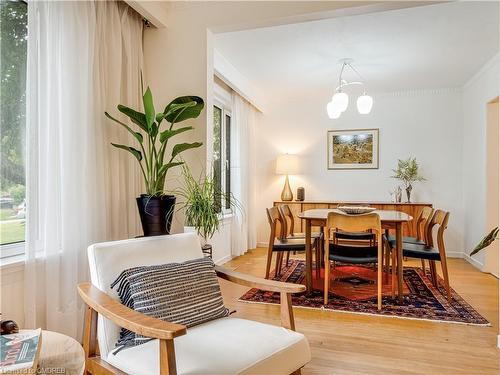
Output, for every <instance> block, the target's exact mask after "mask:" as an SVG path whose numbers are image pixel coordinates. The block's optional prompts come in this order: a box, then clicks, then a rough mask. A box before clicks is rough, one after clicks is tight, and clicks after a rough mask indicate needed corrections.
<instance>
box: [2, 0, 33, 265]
mask: <svg viewBox="0 0 500 375" xmlns="http://www.w3.org/2000/svg"><path fill="white" fill-rule="evenodd" d="M18 2H19V3H23V4H25V5H26V15H28V6H27V5H28V2H27V1H25V0H18ZM27 26H28V21H27V20H26V27H27ZM26 48H27V47H26ZM26 54H27V51H26ZM26 58H27V55H26ZM27 64H28V62H27V61H26V68H27ZM26 74H27V72H26ZM26 89H27V87H26ZM25 117H26V114H25ZM25 127H26V123H25ZM25 134H26V133H25ZM26 141H27V139H26V138H25V142H26ZM25 168H26V160H25ZM25 184H26V182H25ZM24 200H25V201H26V196H25V197H24ZM2 221H4V220H2ZM24 223H26V217H25V218H24ZM25 253H26V227H25V230H24V240H22V241H15V242H9V243H5V244H0V261H1V262H5V261H9V259H12V258H14V257H20V256H24V255H25Z"/></svg>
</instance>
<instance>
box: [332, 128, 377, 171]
mask: <svg viewBox="0 0 500 375" xmlns="http://www.w3.org/2000/svg"><path fill="white" fill-rule="evenodd" d="M327 158H328V159H327V166H328V169H378V167H379V129H350V130H329V131H328V132H327Z"/></svg>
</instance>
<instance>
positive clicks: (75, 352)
mask: <svg viewBox="0 0 500 375" xmlns="http://www.w3.org/2000/svg"><path fill="white" fill-rule="evenodd" d="M84 370H85V353H84V351H83V348H82V346H81V345H80V344H79V343H78V341H76V340H75V339H73V338H71V337H69V336H66V335H63V334H61V333H57V332H52V331H42V346H41V347H40V357H39V359H38V373H39V374H62V375H82V374H83V372H84Z"/></svg>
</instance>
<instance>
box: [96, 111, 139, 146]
mask: <svg viewBox="0 0 500 375" xmlns="http://www.w3.org/2000/svg"><path fill="white" fill-rule="evenodd" d="M104 114H105V115H106V117H107V118H109V119H110V120H113V121H115V122H116V123H118V124H120V125H121V126H123V127H124V128H125V129H127V130H128V132H129V133H130V134H132V135H133V136H134V138H135V139H137V140H138V141H139V142H140V143H142V141H143V137H142V134H141V133H138V132H135V131H133V130H132V129H131V128H130V126H128V125H127V124H125V123H123V122H121V121H120V120H117V119H115V118H114V117H113V116H111V115H110V114H109V113H108V112H104Z"/></svg>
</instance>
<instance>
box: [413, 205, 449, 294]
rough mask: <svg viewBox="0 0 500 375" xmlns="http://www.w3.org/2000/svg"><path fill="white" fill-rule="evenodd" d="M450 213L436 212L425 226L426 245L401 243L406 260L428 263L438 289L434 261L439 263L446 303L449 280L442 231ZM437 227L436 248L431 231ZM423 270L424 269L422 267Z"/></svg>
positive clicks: (445, 226)
mask: <svg viewBox="0 0 500 375" xmlns="http://www.w3.org/2000/svg"><path fill="white" fill-rule="evenodd" d="M449 218H450V213H449V212H446V211H443V210H436V211H434V214H433V215H432V218H431V220H430V222H429V225H428V226H427V233H426V236H425V238H426V240H427V243H426V244H417V243H403V256H405V257H407V258H418V259H422V260H423V261H425V260H428V261H429V266H430V267H429V268H430V275H431V280H432V282H433V284H434V286H436V287H438V280H437V273H436V261H440V262H441V269H442V270H443V278H444V283H445V287H446V293H447V296H448V302H451V290H450V280H449V277H448V265H447V263H446V248H445V245H444V231H445V230H446V228H447V226H448V220H449ZM436 226H438V231H437V235H436V238H437V248H436V247H435V246H434V239H433V229H434V227H436ZM424 269H425V267H424Z"/></svg>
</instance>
